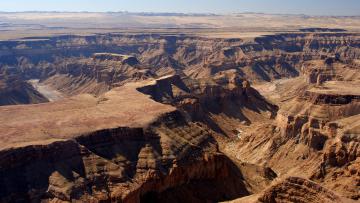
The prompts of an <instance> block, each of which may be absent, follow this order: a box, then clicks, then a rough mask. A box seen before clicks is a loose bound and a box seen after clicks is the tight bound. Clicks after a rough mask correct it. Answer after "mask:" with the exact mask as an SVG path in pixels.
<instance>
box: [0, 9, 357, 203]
mask: <svg viewBox="0 0 360 203" xmlns="http://www.w3.org/2000/svg"><path fill="white" fill-rule="evenodd" d="M22 15H25V14H22ZM64 15H69V14H64ZM248 15H249V16H250V17H251V15H250V14H244V16H248ZM0 17H1V15H0ZM142 17H143V18H147V17H144V16H142ZM160 17H161V16H160ZM160 17H159V19H158V20H159V22H162V21H161V20H160V19H162V18H160ZM187 17H189V16H187ZM187 17H182V18H180V17H178V16H177V17H176V18H180V19H181V20H184V19H186V18H187ZM277 17H279V16H277ZM134 18H135V17H134ZM136 18H137V19H140V18H141V17H139V16H137V17H136ZM174 18H175V17H174ZM201 18H209V16H198V18H197V19H198V20H199V19H201ZM214 18H215V17H214ZM233 18H235V17H234V16H233ZM273 18H276V16H275V17H273ZM279 18H280V17H279ZM292 18H295V17H294V16H293V17H292ZM219 19H221V17H219ZM341 20H342V19H339V21H341ZM352 20H353V21H351V22H352V23H353V25H351V23H349V24H347V26H346V27H345V28H341V29H340V28H339V26H333V28H326V29H325V28H312V27H305V26H298V27H296V28H292V29H291V30H290V29H284V28H283V27H282V28H279V27H277V28H274V27H272V28H271V29H270V28H269V29H270V30H266V31H264V28H263V29H260V30H261V32H260V33H258V34H256V35H254V33H253V32H254V31H253V30H254V29H255V28H254V27H253V28H251V29H250V28H249V29H250V31H244V33H245V35H246V32H250V33H251V36H250V35H247V36H246V37H241V36H237V37H233V36H232V35H231V37H228V36H219V35H220V34H219V33H221V32H220V31H219V30H221V28H213V27H212V26H206V28H204V27H203V26H204V25H203V24H201V26H200V27H196V26H199V25H198V24H195V25H193V26H195V27H196V28H191V29H190V28H187V29H185V28H178V27H177V26H179V25H174V27H175V28H176V29H175V28H172V29H168V30H167V29H165V28H162V29H161V30H156V29H152V28H151V29H150V28H149V29H144V30H141V31H139V29H140V28H136V29H135V28H132V29H130V30H136V31H128V30H127V31H124V30H121V31H119V32H99V33H91V34H89V33H88V32H92V31H93V30H91V29H88V30H87V31H86V33H85V34H84V33H83V34H74V35H63V34H62V35H61V34H59V33H56V32H55V31H56V30H57V29H60V28H54V30H55V31H54V32H55V33H53V34H51V35H44V36H39V34H33V36H25V38H20V39H5V40H3V41H0V105H1V106H0V140H1V142H0V143H1V144H0V202H222V201H233V202H356V201H359V200H360V137H359V136H360V70H359V69H360V32H359V31H358V30H357V28H358V25H357V22H358V19H357V17H354V19H352ZM139 22H140V21H139ZM181 22H182V21H181ZM217 22H218V21H217ZM281 22H283V21H281ZM312 22H322V21H321V20H319V19H315V20H314V19H313V21H312ZM337 22H338V21H337ZM349 22H350V21H349ZM12 23H16V21H14V22H12ZM0 25H1V24H0ZM280 25H281V26H284V25H283V24H281V23H279V26H280ZM32 26H34V25H32ZM47 26H49V25H47ZM149 26H150V25H149ZM187 26H188V25H187ZM135 27H136V26H135ZM44 29H45V28H44ZM63 29H70V28H63ZM227 29H228V28H224V30H227ZM57 31H58V30H57ZM75 31H76V32H78V30H75ZM197 31H198V32H199V33H197ZM240 31H241V29H240ZM240 31H238V32H240ZM84 32H85V31H84ZM211 32H214V34H213V35H212V34H211ZM228 32H230V31H228ZM221 34H222V35H224V33H221Z"/></svg>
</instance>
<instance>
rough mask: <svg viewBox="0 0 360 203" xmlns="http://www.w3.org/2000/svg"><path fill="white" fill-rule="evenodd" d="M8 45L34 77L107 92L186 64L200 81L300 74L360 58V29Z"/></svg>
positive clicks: (317, 78)
mask: <svg viewBox="0 0 360 203" xmlns="http://www.w3.org/2000/svg"><path fill="white" fill-rule="evenodd" d="M0 47H1V49H0V59H1V61H2V63H4V64H7V65H11V66H15V67H17V68H18V69H19V70H21V74H22V75H23V76H24V78H26V79H40V80H41V81H46V82H47V84H48V85H51V86H53V87H54V88H55V89H58V90H61V91H62V92H63V93H64V94H68V95H74V94H79V93H91V94H95V95H99V94H101V93H103V92H105V91H108V90H109V89H111V88H113V87H116V86H119V85H123V84H125V83H126V82H129V81H135V80H142V79H146V78H149V77H152V78H154V77H157V76H164V75H168V74H174V73H178V72H179V71H180V70H181V71H183V72H184V73H185V74H186V75H188V76H190V77H191V78H193V79H194V78H210V77H218V76H219V75H220V76H221V75H222V74H223V72H229V71H230V72H231V71H236V73H237V74H238V75H240V76H242V77H244V78H247V79H248V80H251V81H271V80H273V79H279V78H283V77H295V76H298V75H299V72H301V67H303V65H304V64H305V63H306V62H307V61H310V60H317V59H324V58H329V57H334V56H337V59H339V60H340V59H341V60H345V59H346V60H351V59H356V58H359V36H358V35H357V34H353V33H315V34H313V33H311V34H306V33H297V34H295V33H294V34H278V35H273V36H264V37H258V38H255V39H254V40H253V41H243V40H241V39H210V38H202V37H192V36H185V35H174V36H165V35H164V36H163V35H160V34H142V35H140V34H138V35H123V34H108V35H94V36H86V37H82V36H58V37H50V38H48V39H46V40H44V41H42V40H36V41H26V40H25V41H11V42H10V41H9V42H7V41H4V42H1V43H0ZM150 67H151V68H150ZM314 71H315V70H314ZM332 77H333V74H332V73H331V72H330V73H325V72H324V73H315V72H311V73H309V82H317V83H322V82H324V81H326V80H329V79H331V78H332ZM60 78H61V79H60ZM56 79H58V80H56ZM51 81H57V82H54V83H51ZM61 81H66V82H62V83H61ZM58 83H60V84H61V85H56V84H58Z"/></svg>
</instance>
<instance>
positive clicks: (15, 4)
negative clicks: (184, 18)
mask: <svg viewBox="0 0 360 203" xmlns="http://www.w3.org/2000/svg"><path fill="white" fill-rule="evenodd" d="M0 11H131V12H142V11H144V12H184V13H230V12H265V13H289V14H310V15H360V0H0Z"/></svg>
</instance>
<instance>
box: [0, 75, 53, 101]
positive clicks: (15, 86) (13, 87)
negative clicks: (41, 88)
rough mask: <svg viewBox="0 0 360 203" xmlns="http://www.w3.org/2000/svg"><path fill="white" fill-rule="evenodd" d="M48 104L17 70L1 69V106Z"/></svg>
mask: <svg viewBox="0 0 360 203" xmlns="http://www.w3.org/2000/svg"><path fill="white" fill-rule="evenodd" d="M44 102H48V99H47V98H45V97H44V96H43V95H42V94H41V93H39V92H38V91H37V90H36V89H35V88H34V87H32V86H31V85H30V84H29V83H28V82H26V81H25V80H24V79H23V78H22V76H21V74H20V73H19V72H18V71H17V70H16V69H15V68H10V69H9V68H0V106H1V105H15V104H30V103H33V104H37V103H44Z"/></svg>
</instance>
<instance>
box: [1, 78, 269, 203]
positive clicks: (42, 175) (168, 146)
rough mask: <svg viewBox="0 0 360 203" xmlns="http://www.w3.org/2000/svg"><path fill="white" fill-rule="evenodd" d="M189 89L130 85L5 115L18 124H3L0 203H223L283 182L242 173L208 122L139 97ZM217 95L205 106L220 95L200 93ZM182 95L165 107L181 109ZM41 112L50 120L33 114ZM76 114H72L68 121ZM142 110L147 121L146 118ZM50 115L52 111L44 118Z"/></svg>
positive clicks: (262, 171)
mask: <svg viewBox="0 0 360 203" xmlns="http://www.w3.org/2000/svg"><path fill="white" fill-rule="evenodd" d="M181 81H182V83H183V84H185V83H187V82H188V81H187V82H185V81H186V78H183V79H182V78H180V76H176V75H175V76H169V77H164V78H161V79H158V80H155V81H147V82H140V83H128V84H126V85H125V86H123V87H120V88H115V89H113V90H111V91H110V92H108V93H106V94H105V95H102V96H101V97H99V98H94V97H91V96H90V95H88V96H85V95H83V96H81V97H80V96H77V97H73V98H68V99H64V100H62V101H56V102H52V103H46V104H41V105H36V106H32V105H28V106H22V107H21V108H22V109H19V108H14V107H11V106H10V107H2V108H0V114H2V115H4V114H9V112H10V114H11V115H13V116H14V117H9V118H8V119H7V120H8V122H7V124H5V123H3V124H2V125H0V131H2V132H3V134H4V135H6V136H7V137H8V138H9V139H7V140H6V141H4V143H3V145H2V146H1V147H2V150H1V152H0V157H1V162H0V186H1V187H2V188H5V189H4V190H1V193H0V201H3V202H11V201H33V202H40V201H45V202H47V201H65V202H71V201H92V202H101V201H115V202H148V201H158V202H168V201H175V200H177V201H179V198H180V196H179V195H180V194H181V193H186V194H187V195H186V196H185V197H183V198H182V200H185V201H193V202H203V201H204V199H205V200H207V201H223V200H230V199H234V198H238V197H241V196H245V195H248V194H251V193H253V192H254V191H257V190H258V189H259V187H260V188H263V187H265V186H266V185H267V184H268V183H269V182H271V180H272V179H274V178H275V177H276V174H275V173H274V172H273V171H272V170H271V169H269V168H265V167H261V166H247V165H242V164H241V163H240V162H239V161H236V160H235V161H234V160H232V159H230V158H229V157H228V156H226V155H225V154H223V153H222V152H221V151H220V150H219V148H220V147H219V142H218V141H217V140H216V139H217V137H218V136H219V134H218V133H217V132H215V131H214V130H212V126H211V125H209V123H206V122H205V121H206V120H200V119H196V118H195V117H192V115H191V114H190V113H189V112H188V111H185V110H183V108H181V107H179V109H178V110H176V109H175V108H174V107H171V106H169V105H165V104H160V103H156V102H155V101H153V100H151V99H150V98H149V97H148V96H147V95H144V94H142V93H140V92H138V91H137V90H149V89H150V90H152V91H155V90H157V91H158V92H159V93H161V94H159V95H165V94H167V93H168V92H164V91H163V89H153V86H154V85H155V86H156V85H157V84H171V85H170V86H174V85H175V84H178V83H179V82H181ZM189 84H190V83H189ZM191 84H193V83H191ZM161 87H163V88H165V89H167V86H166V85H161ZM238 88H240V89H242V88H243V87H242V86H240V87H238ZM175 89H176V88H175ZM189 89H191V88H190V86H189ZM200 89H201V90H205V89H207V87H205V86H204V87H203V88H200ZM235 89H236V88H235ZM196 91H200V90H196ZM196 91H195V92H196ZM155 92H156V91H155ZM209 92H212V94H209V96H208V97H207V99H211V100H213V99H215V98H218V97H219V95H217V94H218V93H219V92H216V91H205V92H202V93H200V92H198V94H199V95H202V96H204V95H206V94H207V93H209ZM236 92H237V91H236ZM244 92H246V88H245V89H244V91H241V92H240V93H241V94H240V95H237V97H238V98H240V97H244V95H242V94H243V93H244ZM189 93H191V91H190V92H189ZM227 93H231V91H230V92H224V93H223V94H225V95H222V99H225V98H228V99H229V98H231V96H228V95H226V94H227ZM198 94H195V93H193V96H196V95H198ZM231 94H234V93H231ZM231 94H230V95H231ZM174 95H175V96H174ZM176 95H177V94H175V93H174V94H173V96H174V97H171V98H170V97H169V99H171V100H164V101H168V102H169V103H171V104H172V105H174V106H176V105H177V103H176V102H175V101H176V99H177V96H176ZM161 98H165V97H161ZM137 102H139V103H141V104H139V103H138V104H136V103H137ZM130 103H131V105H129V104H130ZM164 103H165V102H164ZM179 106H181V105H179ZM64 107H66V108H64ZM35 108H36V109H35ZM71 109H72V110H71ZM74 109H76V110H75V111H74ZM152 109H153V110H152ZM33 110H35V111H37V112H42V113H43V115H38V117H36V116H34V115H32V116H29V115H28V116H27V115H25V114H26V112H29V113H30V114H31V112H32V111H33ZM69 110H71V111H72V113H71V114H66V113H67V112H68V111H69ZM138 110H140V111H141V112H139V111H138ZM144 110H146V111H147V115H146V118H145V115H139V114H142V112H143V111H144ZM47 112H53V113H52V114H51V116H50V117H46V116H45V115H48V113H47ZM65 114H66V115H65ZM87 115H91V117H90V118H89V117H87ZM29 118H32V119H30V120H29V121H27V122H28V123H29V125H23V124H24V122H25V121H24V120H22V119H29ZM58 123H61V125H60V126H59V127H56V126H57V124H58ZM17 124H21V126H18V125H17ZM16 126H17V127H16ZM48 126H53V127H52V128H51V129H49V128H48ZM114 126H131V127H115V128H113V127H114ZM14 129H16V130H15V131H14ZM94 129H95V131H93V130H94ZM96 129H102V130H96ZM21 133H22V134H21ZM20 134H21V135H22V136H21V138H20V137H19V135H20ZM5 138H6V137H5ZM5 138H4V137H2V139H5ZM9 163H10V164H9ZM250 170H252V171H253V170H256V171H257V172H256V173H255V172H254V173H253V172H249V171H250ZM250 174H251V175H250ZM200 186H201V187H200ZM199 187H200V189H199ZM195 188H196V190H195ZM180 191H181V192H180Z"/></svg>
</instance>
